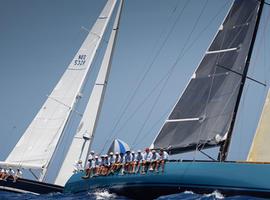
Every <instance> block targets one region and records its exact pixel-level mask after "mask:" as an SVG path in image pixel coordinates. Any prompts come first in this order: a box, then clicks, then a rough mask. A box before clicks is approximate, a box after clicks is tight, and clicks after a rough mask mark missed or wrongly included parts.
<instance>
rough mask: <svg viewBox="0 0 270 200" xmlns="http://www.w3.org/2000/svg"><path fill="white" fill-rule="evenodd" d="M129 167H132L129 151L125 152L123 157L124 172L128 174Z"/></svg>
mask: <svg viewBox="0 0 270 200" xmlns="http://www.w3.org/2000/svg"><path fill="white" fill-rule="evenodd" d="M131 167H132V155H131V154H130V150H127V151H126V154H125V156H124V172H128V173H130V172H131V170H130V168H131Z"/></svg>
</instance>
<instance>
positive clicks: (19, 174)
mask: <svg viewBox="0 0 270 200" xmlns="http://www.w3.org/2000/svg"><path fill="white" fill-rule="evenodd" d="M18 178H22V171H21V170H20V169H19V168H18V169H17V171H16V172H15V175H14V177H13V179H14V180H13V182H14V183H15V182H16V181H17V179H18Z"/></svg>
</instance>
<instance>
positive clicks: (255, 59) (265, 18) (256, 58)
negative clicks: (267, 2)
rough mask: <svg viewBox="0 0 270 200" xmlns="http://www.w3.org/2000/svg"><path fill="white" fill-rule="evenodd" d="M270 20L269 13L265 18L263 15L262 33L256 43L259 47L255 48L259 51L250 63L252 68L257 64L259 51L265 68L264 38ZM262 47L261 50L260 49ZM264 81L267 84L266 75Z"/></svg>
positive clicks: (265, 74)
mask: <svg viewBox="0 0 270 200" xmlns="http://www.w3.org/2000/svg"><path fill="white" fill-rule="evenodd" d="M269 19H270V12H269V11H268V14H267V16H266V14H264V28H263V31H262V36H261V37H260V41H259V42H258V43H259V45H258V47H257V49H259V50H257V51H256V54H255V58H254V59H253V63H252V65H253V66H254V65H255V64H256V63H257V62H258V60H259V59H258V58H259V55H260V53H259V52H260V51H261V49H263V50H264V51H263V52H264V63H263V65H264V67H265V65H266V62H265V38H266V32H267V28H268V27H269V21H270V20H269ZM262 45H263V48H261V47H262ZM252 69H254V67H253V68H252ZM249 74H250V72H249ZM264 76H265V77H264V80H265V82H267V78H266V77H267V73H264Z"/></svg>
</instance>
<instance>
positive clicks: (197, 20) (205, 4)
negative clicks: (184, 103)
mask: <svg viewBox="0 0 270 200" xmlns="http://www.w3.org/2000/svg"><path fill="white" fill-rule="evenodd" d="M207 4H208V0H206V1H205V3H204V5H203V7H202V9H201V12H200V14H199V16H198V17H197V19H196V21H195V24H194V25H193V27H192V29H191V32H190V34H189V36H188V38H187V40H186V42H185V44H184V46H183V48H182V49H181V51H180V53H179V55H178V56H177V58H176V61H175V62H174V63H173V65H172V67H171V68H170V73H169V74H168V77H167V78H166V79H165V83H164V85H163V87H162V88H161V90H160V92H159V94H158V96H157V98H156V100H155V102H154V104H153V105H152V108H151V109H150V112H149V114H148V115H147V118H146V120H145V121H144V123H143V125H142V127H141V129H140V130H139V134H137V135H136V137H135V141H134V142H133V146H134V144H135V143H136V141H137V139H138V137H139V136H140V135H141V133H142V131H143V129H144V127H145V125H146V122H148V120H149V119H150V116H151V115H152V113H153V110H154V108H155V106H156V104H157V103H158V101H159V99H160V96H161V94H162V93H163V91H164V89H165V87H166V86H167V83H168V80H169V78H170V77H171V75H172V72H173V71H174V69H175V68H176V66H177V63H178V61H179V60H180V59H181V58H182V55H183V53H184V52H185V51H184V50H185V48H186V46H187V45H188V43H189V41H190V38H191V36H192V35H193V33H194V31H195V29H196V28H197V25H198V23H199V21H200V19H201V17H202V15H203V13H204V11H205V9H206V6H207Z"/></svg>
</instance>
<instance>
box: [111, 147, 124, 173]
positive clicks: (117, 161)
mask: <svg viewBox="0 0 270 200" xmlns="http://www.w3.org/2000/svg"><path fill="white" fill-rule="evenodd" d="M114 160H115V162H114V163H113V164H112V166H111V169H110V173H114V172H115V171H118V170H119V169H120V167H121V160H120V156H119V153H118V152H115V158H114Z"/></svg>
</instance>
